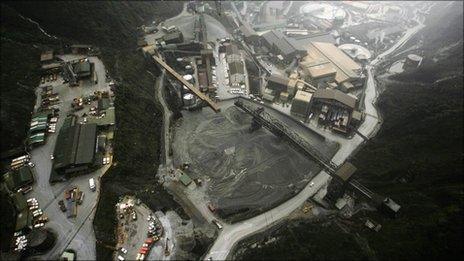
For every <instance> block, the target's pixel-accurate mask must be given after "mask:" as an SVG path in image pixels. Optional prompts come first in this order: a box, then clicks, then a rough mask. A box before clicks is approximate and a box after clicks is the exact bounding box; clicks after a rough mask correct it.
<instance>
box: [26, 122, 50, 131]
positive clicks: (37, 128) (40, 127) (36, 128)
mask: <svg viewBox="0 0 464 261" xmlns="http://www.w3.org/2000/svg"><path fill="white" fill-rule="evenodd" d="M46 129H47V124H46V123H39V124H37V125H35V126H34V127H31V128H30V129H29V131H30V132H34V131H41V130H46Z"/></svg>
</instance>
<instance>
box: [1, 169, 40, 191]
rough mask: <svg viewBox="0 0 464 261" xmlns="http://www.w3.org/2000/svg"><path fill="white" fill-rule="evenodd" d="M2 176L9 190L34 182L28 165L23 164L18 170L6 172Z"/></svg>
mask: <svg viewBox="0 0 464 261" xmlns="http://www.w3.org/2000/svg"><path fill="white" fill-rule="evenodd" d="M3 177H4V179H5V183H6V185H7V187H8V189H9V190H11V191H16V190H17V189H19V188H20V187H22V186H25V185H29V184H31V183H32V182H34V176H33V175H32V171H31V169H30V168H29V166H23V167H21V168H20V169H19V170H15V171H10V172H7V173H6V174H5V175H4V176H3Z"/></svg>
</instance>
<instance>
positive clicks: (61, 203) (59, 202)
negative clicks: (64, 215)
mask: <svg viewBox="0 0 464 261" xmlns="http://www.w3.org/2000/svg"><path fill="white" fill-rule="evenodd" d="M58 205H59V206H60V209H61V211H63V212H65V211H66V206H65V205H64V201H63V200H60V201H58Z"/></svg>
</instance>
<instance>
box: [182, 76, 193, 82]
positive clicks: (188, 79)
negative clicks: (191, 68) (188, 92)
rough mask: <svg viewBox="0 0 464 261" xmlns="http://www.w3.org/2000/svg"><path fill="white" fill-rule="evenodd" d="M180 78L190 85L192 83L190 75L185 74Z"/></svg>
mask: <svg viewBox="0 0 464 261" xmlns="http://www.w3.org/2000/svg"><path fill="white" fill-rule="evenodd" d="M182 78H184V80H186V81H188V82H190V83H192V82H193V76H192V75H191V74H186V75H184V76H182Z"/></svg>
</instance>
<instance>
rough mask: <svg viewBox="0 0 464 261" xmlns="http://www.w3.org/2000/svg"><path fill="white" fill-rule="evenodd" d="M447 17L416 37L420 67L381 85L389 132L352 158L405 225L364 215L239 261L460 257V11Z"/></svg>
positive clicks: (294, 235)
mask: <svg viewBox="0 0 464 261" xmlns="http://www.w3.org/2000/svg"><path fill="white" fill-rule="evenodd" d="M441 11H442V12H438V13H437V14H435V15H432V16H431V18H429V19H428V20H427V27H426V28H425V29H424V30H423V31H421V32H420V35H419V37H417V39H420V38H422V39H423V40H424V46H423V50H424V55H425V58H424V60H423V64H422V66H421V67H420V68H419V69H417V70H414V71H410V72H406V73H403V74H401V75H397V76H395V77H390V78H389V79H387V80H386V81H385V82H384V83H383V85H384V87H385V91H384V92H383V93H382V94H381V96H380V98H379V101H378V107H379V109H380V112H381V114H382V116H383V120H384V123H383V125H382V128H381V130H380V132H379V133H378V135H377V136H376V137H375V138H374V139H373V140H371V141H370V142H369V143H368V144H367V145H366V146H365V147H364V148H362V149H361V150H360V151H359V153H358V154H356V155H355V156H354V157H353V159H352V161H353V162H354V164H355V165H356V166H357V167H358V172H357V173H356V176H357V179H359V180H361V181H362V183H365V184H366V185H367V186H368V187H370V188H372V189H373V190H374V191H377V192H379V193H381V194H384V195H389V196H390V197H392V198H393V199H394V200H395V201H397V202H399V203H400V204H401V205H402V209H401V215H400V217H398V218H397V219H388V218H386V217H384V216H383V215H380V214H379V213H372V212H364V213H361V214H358V215H356V216H355V217H354V218H352V219H351V220H348V221H345V220H342V219H340V218H335V219H331V220H330V221H326V222H323V223H322V224H320V223H317V222H313V223H310V222H303V223H300V224H289V225H285V226H284V228H285V229H284V228H282V229H280V230H278V231H277V232H275V233H268V234H265V235H264V236H266V239H267V238H271V237H274V236H278V237H279V238H280V240H279V241H277V243H271V244H268V245H265V246H263V247H261V248H253V249H246V250H245V251H244V253H240V254H239V258H242V259H245V260H247V259H250V258H252V259H256V258H257V257H259V259H284V258H287V257H288V255H289V252H290V255H291V257H292V259H293V258H294V259H307V258H311V259H313V258H314V259H367V258H369V259H381V260H392V259H406V258H407V259H412V260H417V259H443V258H452V259H458V258H459V257H461V258H462V256H463V255H464V253H463V249H462V246H461V242H462V239H463V232H464V231H463V228H464V226H463V221H462V216H463V209H462V206H463V203H464V198H463V193H462V192H463V189H464V186H463V184H464V183H463V173H462V169H463V165H462V160H463V158H462V142H463V139H462V131H463V126H462V119H463V99H462V97H463V75H462V68H463V60H462V47H463V45H462V24H463V16H462V2H458V3H454V4H453V5H450V6H448V7H447V9H446V10H441ZM434 58H435V59H434ZM367 217H369V218H371V219H373V220H375V221H377V222H380V223H381V224H382V229H381V230H380V232H378V233H376V232H373V231H372V230H369V229H367V228H365V227H364V222H365V219H366V218H367ZM315 223H316V224H315ZM321 225H322V228H321ZM315 231H317V232H315ZM255 239H258V240H259V237H256V238H255ZM266 239H264V240H262V241H265V240H266ZM252 241H253V240H250V242H252ZM245 245H246V244H245Z"/></svg>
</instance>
